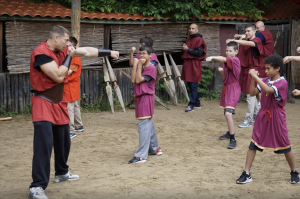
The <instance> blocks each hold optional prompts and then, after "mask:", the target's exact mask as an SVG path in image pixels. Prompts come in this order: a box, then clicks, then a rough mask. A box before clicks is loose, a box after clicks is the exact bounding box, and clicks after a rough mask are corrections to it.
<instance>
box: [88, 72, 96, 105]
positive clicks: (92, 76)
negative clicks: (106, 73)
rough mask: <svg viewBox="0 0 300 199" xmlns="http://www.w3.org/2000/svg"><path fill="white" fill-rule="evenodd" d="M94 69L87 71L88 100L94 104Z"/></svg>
mask: <svg viewBox="0 0 300 199" xmlns="http://www.w3.org/2000/svg"><path fill="white" fill-rule="evenodd" d="M93 87H94V71H89V97H90V101H89V104H94V103H95V100H94V92H93V91H94V88H93Z"/></svg>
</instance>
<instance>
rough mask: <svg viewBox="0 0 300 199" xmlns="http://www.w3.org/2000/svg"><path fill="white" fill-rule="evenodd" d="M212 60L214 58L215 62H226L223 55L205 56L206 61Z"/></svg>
mask: <svg viewBox="0 0 300 199" xmlns="http://www.w3.org/2000/svg"><path fill="white" fill-rule="evenodd" d="M212 60H215V61H217V62H223V63H226V57H223V56H210V57H207V58H206V61H207V62H209V61H212Z"/></svg>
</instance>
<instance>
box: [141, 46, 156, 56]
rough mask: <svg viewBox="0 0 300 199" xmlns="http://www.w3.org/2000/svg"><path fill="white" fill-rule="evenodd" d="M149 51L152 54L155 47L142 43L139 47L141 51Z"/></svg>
mask: <svg viewBox="0 0 300 199" xmlns="http://www.w3.org/2000/svg"><path fill="white" fill-rule="evenodd" d="M144 50H145V51H147V53H148V54H149V55H150V54H151V53H153V48H152V46H148V45H142V46H141V47H140V49H139V51H144Z"/></svg>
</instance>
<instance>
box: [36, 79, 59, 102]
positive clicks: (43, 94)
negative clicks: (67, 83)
mask: <svg viewBox="0 0 300 199" xmlns="http://www.w3.org/2000/svg"><path fill="white" fill-rule="evenodd" d="M34 95H35V96H38V97H40V98H43V99H45V100H47V101H49V102H51V103H55V104H57V103H59V102H60V101H61V100H62V99H63V96H64V84H63V83H60V84H57V85H55V86H53V87H52V88H50V89H48V90H45V91H34Z"/></svg>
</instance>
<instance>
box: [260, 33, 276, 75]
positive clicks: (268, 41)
mask: <svg viewBox="0 0 300 199" xmlns="http://www.w3.org/2000/svg"><path fill="white" fill-rule="evenodd" d="M261 33H262V34H263V36H264V38H265V44H264V45H263V49H262V50H260V51H259V53H260V55H261V56H262V58H261V59H262V60H261V64H260V65H259V71H258V72H259V77H260V78H264V77H267V76H266V72H265V71H266V69H265V64H264V61H265V59H266V58H267V57H268V56H269V55H272V54H273V53H274V40H273V36H272V33H271V32H270V31H269V30H267V29H265V30H264V31H262V32H261Z"/></svg>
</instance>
